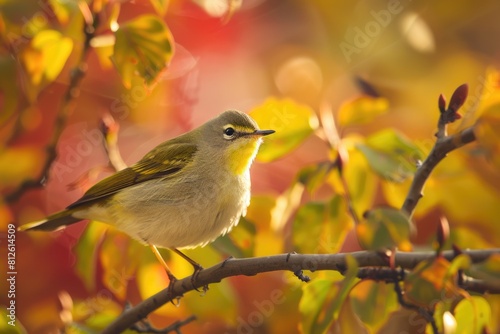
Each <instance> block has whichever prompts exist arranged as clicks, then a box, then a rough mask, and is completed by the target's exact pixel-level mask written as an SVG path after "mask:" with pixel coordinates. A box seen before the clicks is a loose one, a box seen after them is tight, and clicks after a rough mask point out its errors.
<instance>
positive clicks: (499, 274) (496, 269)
mask: <svg viewBox="0 0 500 334" xmlns="http://www.w3.org/2000/svg"><path fill="white" fill-rule="evenodd" d="M466 273H467V275H469V276H471V277H475V278H479V279H482V280H484V281H485V282H486V283H488V284H490V285H493V286H495V287H497V288H500V254H492V255H491V256H490V257H488V259H487V260H486V261H483V262H481V263H477V264H473V265H472V266H471V267H470V269H469V270H467V271H466Z"/></svg>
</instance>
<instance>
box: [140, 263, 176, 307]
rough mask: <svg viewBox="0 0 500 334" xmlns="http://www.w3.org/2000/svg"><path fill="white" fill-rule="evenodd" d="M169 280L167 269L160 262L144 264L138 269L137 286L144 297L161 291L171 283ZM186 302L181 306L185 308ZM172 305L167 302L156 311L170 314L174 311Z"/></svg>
mask: <svg viewBox="0 0 500 334" xmlns="http://www.w3.org/2000/svg"><path fill="white" fill-rule="evenodd" d="M169 283H170V282H169V280H168V277H167V274H166V273H165V269H163V267H162V266H161V265H160V263H159V262H152V263H148V264H143V265H141V266H139V268H138V269H137V286H138V288H139V292H140V294H141V297H142V298H143V299H146V298H149V297H151V296H152V295H154V294H156V293H158V292H160V291H161V290H163V289H165V288H167V287H168V285H169ZM183 304H185V303H180V305H179V307H181V308H182V309H184V308H185V305H183ZM171 309H172V305H170V304H168V303H167V304H165V305H163V306H161V307H160V308H158V309H157V310H155V311H154V313H156V314H161V315H168V314H171V313H172V310H171Z"/></svg>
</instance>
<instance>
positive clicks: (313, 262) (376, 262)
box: [102, 249, 500, 334]
mask: <svg viewBox="0 0 500 334" xmlns="http://www.w3.org/2000/svg"><path fill="white" fill-rule="evenodd" d="M463 253H464V254H467V255H468V256H469V257H470V259H471V262H472V263H478V262H481V261H484V260H486V259H487V258H488V257H489V256H490V255H492V254H498V253H500V249H488V250H469V251H464V252H463ZM347 255H348V254H346V253H340V254H281V255H274V256H267V257H254V258H245V259H234V258H230V259H227V260H225V261H223V262H221V263H219V264H216V265H215V266H212V267H210V268H207V269H204V270H202V271H200V272H199V273H198V274H197V276H196V280H195V284H192V280H191V276H189V277H186V278H183V279H181V280H179V281H176V282H175V283H173V285H172V286H170V287H169V288H166V289H164V290H162V291H160V292H158V293H157V294H155V295H153V296H151V297H149V298H148V299H146V300H144V301H142V302H141V303H139V304H137V305H136V306H134V307H132V308H130V309H129V310H126V311H125V312H124V313H122V314H121V315H120V316H119V317H118V318H117V319H116V320H115V321H114V322H113V323H112V324H110V325H109V326H108V327H107V328H106V329H105V330H104V331H103V332H102V333H103V334H111V333H120V332H122V331H124V330H126V329H127V328H129V327H130V326H132V325H133V324H135V323H136V322H137V321H140V320H141V319H144V318H146V317H147V316H148V314H149V313H151V312H153V311H154V310H156V309H157V308H159V307H160V306H162V305H164V304H166V303H168V302H170V301H173V300H175V299H176V298H180V297H181V296H182V295H183V294H184V293H186V292H188V291H192V290H194V289H197V288H202V287H203V286H205V285H208V284H212V283H218V282H220V281H221V280H223V279H224V278H227V277H232V276H239V275H245V276H254V275H257V274H259V273H264V272H271V271H279V270H288V271H291V272H296V271H298V270H310V271H316V270H336V271H339V272H344V271H345V270H346V269H347V261H346V257H347ZM349 255H352V256H353V257H354V258H355V259H356V260H357V262H358V265H359V267H360V268H362V267H376V266H379V267H387V261H385V260H384V259H382V258H381V257H380V256H379V255H378V254H377V253H375V252H369V251H360V252H354V253H349ZM455 255H456V254H455V253H454V251H445V252H443V253H442V256H444V257H445V258H446V259H448V260H449V261H451V260H452V259H453V258H454V257H455ZM435 256H436V253H435V252H434V251H429V252H414V253H405V252H397V253H396V255H395V265H396V266H397V267H401V268H403V269H412V268H414V267H415V266H416V265H417V264H418V263H420V262H422V261H424V260H427V259H431V258H433V257H435ZM483 283H485V282H483ZM483 287H484V286H483ZM488 291H490V290H488ZM490 292H491V291H490ZM495 292H498V293H500V291H498V289H497V290H496V291H495Z"/></svg>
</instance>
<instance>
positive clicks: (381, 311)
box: [349, 280, 399, 333]
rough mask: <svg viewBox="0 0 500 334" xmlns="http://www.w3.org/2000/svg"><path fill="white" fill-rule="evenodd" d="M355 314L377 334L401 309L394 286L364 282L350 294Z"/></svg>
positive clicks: (370, 281) (356, 286)
mask: <svg viewBox="0 0 500 334" xmlns="http://www.w3.org/2000/svg"><path fill="white" fill-rule="evenodd" d="M349 296H350V302H351V305H352V307H353V310H354V313H355V314H356V315H357V316H358V317H359V318H360V320H361V321H362V322H363V323H364V324H365V325H366V326H367V327H368V328H369V329H370V332H371V333H377V332H378V330H379V329H380V328H381V327H382V326H383V325H384V324H385V323H386V321H387V319H388V318H389V315H390V314H391V313H392V312H394V311H396V310H398V309H399V303H398V299H397V296H396V293H395V292H394V288H393V286H392V284H387V283H385V282H375V281H372V280H363V281H361V282H359V283H358V284H356V285H355V286H354V287H353V288H352V290H351V293H350V294H349Z"/></svg>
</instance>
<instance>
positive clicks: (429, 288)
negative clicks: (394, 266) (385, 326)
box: [404, 256, 467, 310]
mask: <svg viewBox="0 0 500 334" xmlns="http://www.w3.org/2000/svg"><path fill="white" fill-rule="evenodd" d="M466 262H467V261H466V260H464V259H463V258H460V259H458V261H457V262H456V263H455V264H452V263H450V262H449V261H448V260H446V259H445V258H443V257H441V256H439V257H436V258H433V259H430V260H427V261H422V262H420V263H419V264H418V265H417V266H416V267H415V268H414V269H413V271H412V272H411V273H410V274H408V275H407V276H406V278H405V281H404V290H405V298H407V299H408V300H409V301H410V302H411V303H414V304H416V305H419V306H421V307H424V308H427V309H430V310H433V309H434V308H435V307H436V305H437V304H438V303H439V302H440V301H447V302H452V301H453V300H456V299H457V298H461V297H462V295H463V294H464V293H463V291H461V290H460V289H459V287H458V286H457V283H456V279H455V277H456V272H457V271H458V269H460V268H461V267H463V266H464V265H466Z"/></svg>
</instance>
